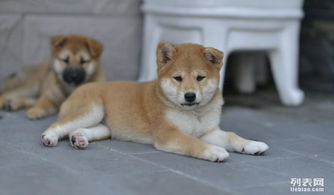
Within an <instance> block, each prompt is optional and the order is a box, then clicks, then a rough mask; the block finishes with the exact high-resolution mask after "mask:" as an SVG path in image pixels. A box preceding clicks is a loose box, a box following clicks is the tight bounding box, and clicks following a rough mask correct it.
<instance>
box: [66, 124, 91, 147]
mask: <svg viewBox="0 0 334 195" xmlns="http://www.w3.org/2000/svg"><path fill="white" fill-rule="evenodd" d="M69 141H70V143H71V145H72V146H73V147H74V148H75V149H84V148H86V147H87V146H88V138H87V136H86V135H85V133H84V132H82V131H81V130H80V129H79V130H76V131H73V132H72V133H70V135H69Z"/></svg>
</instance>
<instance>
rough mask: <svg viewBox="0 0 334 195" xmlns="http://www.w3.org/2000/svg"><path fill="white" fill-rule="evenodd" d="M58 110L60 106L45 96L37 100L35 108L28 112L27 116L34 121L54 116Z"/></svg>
mask: <svg viewBox="0 0 334 195" xmlns="http://www.w3.org/2000/svg"><path fill="white" fill-rule="evenodd" d="M57 110H58V105H56V103H54V102H52V101H51V100H50V98H49V97H47V96H45V95H43V96H42V97H40V98H39V99H38V100H37V103H36V104H35V106H34V107H32V108H30V109H29V110H28V111H27V113H26V116H27V118H29V119H32V120H34V119H39V118H43V117H46V116H49V115H51V114H54V113H56V112H57Z"/></svg>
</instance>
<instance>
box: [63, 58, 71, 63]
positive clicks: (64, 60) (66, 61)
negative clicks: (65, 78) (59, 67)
mask: <svg viewBox="0 0 334 195" xmlns="http://www.w3.org/2000/svg"><path fill="white" fill-rule="evenodd" d="M62 61H63V62H64V63H65V64H68V63H69V62H70V58H69V57H66V58H65V59H62Z"/></svg>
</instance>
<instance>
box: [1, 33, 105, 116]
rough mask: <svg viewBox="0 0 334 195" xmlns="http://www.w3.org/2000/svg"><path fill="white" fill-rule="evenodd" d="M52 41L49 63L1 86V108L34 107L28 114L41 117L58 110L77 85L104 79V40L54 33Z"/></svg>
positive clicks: (27, 71) (36, 67) (18, 75)
mask: <svg viewBox="0 0 334 195" xmlns="http://www.w3.org/2000/svg"><path fill="white" fill-rule="evenodd" d="M50 43H51V60H50V61H49V62H46V63H42V64H39V65H35V66H31V67H28V68H26V69H24V70H23V71H22V72H21V73H18V74H16V75H15V74H14V75H12V76H11V77H10V78H9V80H8V81H6V82H5V83H3V84H2V85H0V94H1V96H0V108H2V109H4V110H9V111H14V110H18V109H21V108H25V107H31V106H33V107H32V108H30V109H29V110H28V111H27V117H28V118H29V119H38V118H41V117H45V116H48V115H50V114H53V113H55V112H57V111H58V109H59V106H60V105H61V103H62V102H63V101H64V100H65V99H66V97H68V95H70V94H71V93H72V91H73V90H74V89H76V87H78V86H80V85H82V84H84V83H87V82H94V81H102V80H104V75H103V73H102V70H101V67H100V56H101V54H102V50H103V46H102V44H101V43H99V42H98V41H96V40H94V39H91V38H88V37H85V36H79V35H59V36H53V37H51V38H50Z"/></svg>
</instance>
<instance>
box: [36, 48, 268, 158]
mask: <svg viewBox="0 0 334 195" xmlns="http://www.w3.org/2000/svg"><path fill="white" fill-rule="evenodd" d="M222 59H223V53H222V52H220V51H218V50H217V49H214V48H210V47H207V48H205V47H202V46H200V45H196V44H181V45H177V46H175V47H174V46H172V45H171V44H169V43H167V42H161V43H159V45H158V47H157V65H158V79H156V80H154V81H150V82H105V83H92V84H87V85H85V86H82V87H80V88H78V89H77V90H76V91H75V92H74V93H73V94H72V95H71V96H70V97H69V98H68V99H67V100H66V101H65V102H64V104H63V105H62V106H61V110H60V115H59V120H58V121H57V122H55V123H53V124H52V125H51V126H50V127H49V128H48V129H47V130H46V131H44V132H43V134H42V138H41V139H42V142H43V144H44V145H46V146H56V145H57V143H58V140H59V139H60V138H63V137H65V136H67V135H69V140H70V143H71V144H72V145H73V147H75V148H78V149H82V148H85V147H87V145H88V142H90V141H96V140H103V139H107V138H110V137H111V138H115V139H120V140H127V141H133V142H138V143H145V144H153V145H154V147H155V148H157V149H158V150H163V151H167V152H172V153H177V154H182V155H187V156H192V157H196V158H200V159H205V160H210V161H217V162H220V161H223V160H224V159H226V158H227V157H228V156H229V153H228V152H227V151H226V150H228V151H236V152H240V153H245V154H261V153H263V152H264V151H266V150H267V149H268V146H267V144H265V143H263V142H257V141H252V140H247V139H244V138H242V137H240V136H238V135H236V134H235V133H233V132H225V131H222V130H221V129H220V128H219V119H220V114H221V108H222V105H223V99H222V95H221V91H220V89H219V87H218V83H219V71H220V69H221V66H222Z"/></svg>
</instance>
